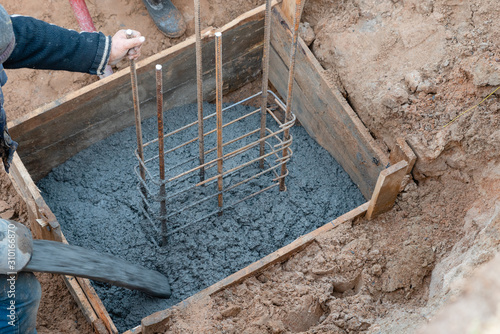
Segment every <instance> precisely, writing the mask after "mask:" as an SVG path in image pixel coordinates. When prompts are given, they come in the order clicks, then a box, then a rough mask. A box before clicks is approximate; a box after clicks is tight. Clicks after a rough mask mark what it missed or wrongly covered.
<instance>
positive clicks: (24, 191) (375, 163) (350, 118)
mask: <svg viewBox="0 0 500 334" xmlns="http://www.w3.org/2000/svg"><path fill="white" fill-rule="evenodd" d="M290 3H292V6H290ZM276 4H277V2H274V3H273V6H274V7H273V10H272V33H271V48H270V73H269V80H270V82H271V83H272V84H273V86H274V87H275V89H276V90H277V92H278V93H279V94H281V95H282V96H286V91H287V78H288V62H289V50H290V44H291V36H292V32H291V29H290V23H289V17H290V16H289V14H288V12H290V11H293V10H292V9H291V8H292V7H293V1H284V2H283V4H282V6H283V10H284V11H285V13H284V12H283V11H282V10H281V9H280V8H279V6H276ZM264 10H265V8H264V6H261V7H258V8H256V9H254V10H251V11H249V12H247V13H245V14H243V15H241V16H240V17H238V18H237V19H235V20H233V21H232V22H230V23H228V24H227V25H225V26H224V27H222V28H221V29H219V31H221V32H222V35H223V52H222V53H223V76H224V90H225V92H229V91H232V90H236V89H238V88H240V87H241V86H243V85H244V84H246V83H248V82H250V81H252V80H254V79H255V78H257V77H258V76H259V75H260V72H261V62H262V47H263V30H264ZM287 17H288V18H287ZM213 30H214V29H210V28H209V29H206V30H205V32H204V34H203V35H204V38H203V69H204V72H203V79H204V100H209V101H210V100H212V99H214V97H215V69H214V66H213V59H214V40H213V34H212V32H213ZM156 64H162V65H163V69H164V70H163V76H164V77H163V80H164V82H165V83H166V85H165V91H164V101H165V104H166V105H165V106H166V108H167V109H170V108H173V107H176V106H180V105H184V104H188V103H195V102H196V72H195V39H194V36H193V37H191V38H188V39H187V40H185V41H184V42H181V43H179V44H177V45H175V46H173V47H171V48H169V49H167V50H165V51H163V52H161V53H158V54H156V55H154V56H151V57H149V58H147V59H144V60H142V61H139V62H138V63H137V74H138V83H139V96H140V101H142V104H143V105H148V104H154V103H155V102H156V101H155V92H156V91H155V80H154V71H153V69H154V66H155V65H156ZM323 71H324V70H323V68H322V67H321V65H320V64H319V62H318V61H317V60H316V58H315V57H314V55H313V54H312V53H311V51H310V50H309V49H308V47H307V46H306V45H305V43H304V42H303V41H302V40H301V39H299V42H298V49H297V58H296V74H295V82H294V98H293V103H292V104H293V107H292V109H293V111H294V113H295V114H296V116H297V119H298V120H299V121H300V123H301V124H302V126H303V127H304V128H305V129H306V130H307V132H308V133H309V135H310V136H311V137H312V138H314V139H315V140H316V141H317V142H318V143H319V144H320V145H321V146H323V147H324V148H325V149H326V150H327V151H328V152H329V153H330V154H331V155H332V156H333V157H334V158H335V159H336V160H337V161H338V162H339V163H340V164H341V165H342V167H343V168H344V169H345V171H346V172H347V173H348V174H349V175H350V177H351V178H352V180H353V181H354V182H355V183H356V184H357V185H358V187H359V189H360V191H361V192H362V194H363V195H364V196H365V198H366V199H367V200H368V201H367V202H366V203H365V204H363V205H361V206H359V207H358V208H356V209H354V210H352V211H350V212H348V213H346V214H344V215H343V216H341V217H339V218H337V219H335V220H333V221H332V222H329V223H327V224H325V225H324V226H322V227H320V228H318V229H317V230H315V231H312V232H311V233H309V234H306V235H304V236H302V237H300V238H298V239H297V240H295V241H294V242H292V243H291V244H289V245H287V246H285V247H283V248H281V249H279V250H277V251H276V252H273V253H272V254H270V255H268V256H266V257H264V258H262V259H260V260H259V261H257V262H255V263H253V264H251V265H249V266H248V267H246V268H244V269H242V270H240V271H238V272H236V273H234V274H232V275H231V276H229V277H227V278H225V279H224V280H222V281H219V282H217V283H216V284H214V285H212V286H210V287H208V288H207V289H205V290H203V291H201V292H199V293H197V294H195V295H193V296H192V297H190V298H188V299H186V300H185V301H183V302H181V303H180V304H179V305H178V306H179V307H187V306H188V305H190V304H192V303H193V302H194V301H199V300H202V299H204V298H209V297H210V295H212V294H214V293H216V292H218V291H221V290H223V289H225V288H226V287H228V286H230V285H233V284H237V283H239V282H241V281H243V280H244V279H246V278H248V277H251V276H254V275H256V274H258V273H260V272H262V271H263V270H265V269H266V268H268V267H269V266H271V265H272V264H275V263H278V262H283V261H285V260H286V259H288V258H289V257H290V256H292V255H293V254H295V253H297V252H300V251H301V250H302V249H304V248H305V247H306V246H307V245H309V244H310V243H311V242H313V241H314V240H315V238H316V237H317V236H318V235H320V234H321V233H324V232H326V231H328V230H330V229H332V228H335V227H336V226H338V225H340V224H342V223H344V222H346V221H350V220H352V219H355V218H358V217H362V216H364V215H365V214H367V218H371V217H373V216H375V215H377V214H380V213H382V212H384V211H387V210H388V209H390V208H391V207H392V205H393V203H394V201H395V199H396V196H397V194H398V193H399V188H400V185H401V181H402V180H403V178H404V177H405V175H407V174H408V173H409V172H410V171H411V168H412V167H413V164H414V163H415V156H414V154H413V152H412V151H411V149H410V148H409V147H408V145H407V144H406V142H405V141H404V140H402V139H398V140H397V143H398V144H397V147H395V148H394V150H393V152H391V156H390V159H389V156H388V155H386V154H385V153H384V152H383V151H382V150H380V148H379V147H378V146H377V144H376V143H375V140H374V139H373V138H372V137H371V135H370V133H369V131H368V130H367V129H366V127H365V126H364V125H363V123H362V122H361V120H360V119H359V118H358V116H357V115H356V113H355V112H354V111H353V110H352V108H351V107H350V106H349V105H348V104H347V102H346V101H345V99H344V98H343V97H342V95H341V94H340V93H339V91H338V89H337V88H336V87H335V86H334V85H333V84H332V83H331V82H330V81H328V80H327V78H326V76H325V75H324V73H323ZM129 80H130V72H129V69H124V70H121V71H119V72H117V73H115V74H113V75H112V76H110V77H108V78H106V79H103V80H100V81H98V82H95V83H93V84H91V85H89V86H86V87H84V88H82V89H80V90H77V91H75V92H72V93H70V94H67V95H65V96H63V97H62V98H60V99H58V100H56V101H53V102H51V103H49V104H47V105H45V106H43V107H41V108H38V109H36V110H34V111H33V112H31V113H30V114H28V115H26V116H24V117H22V118H20V119H17V120H14V121H11V122H10V123H9V128H10V132H11V135H12V137H13V138H15V140H16V141H18V142H19V144H20V145H19V155H17V154H16V156H15V158H14V161H13V164H12V169H11V172H10V174H9V176H10V178H11V180H12V181H13V184H14V186H15V188H16V190H17V191H18V193H19V194H20V195H21V197H22V198H23V200H24V201H25V202H26V205H27V209H28V216H29V224H30V228H31V230H32V232H33V235H34V237H35V238H40V239H47V240H56V241H61V242H67V241H66V239H65V238H64V235H63V233H62V231H61V227H60V225H59V223H58V222H57V219H56V217H55V216H54V214H53V213H52V212H51V210H50V208H49V207H48V206H47V204H46V203H45V201H44V199H43V197H42V196H41V194H40V192H39V190H38V189H37V187H36V185H35V183H34V182H36V181H38V180H40V179H41V178H43V177H44V176H45V175H47V174H48V173H49V172H50V170H52V168H54V167H56V166H57V165H59V164H61V163H63V162H65V161H66V160H67V159H69V158H70V157H71V156H73V155H74V154H76V153H78V152H79V151H81V150H83V149H85V148H87V147H89V146H90V145H92V144H94V143H96V142H98V141H100V140H102V139H104V138H106V137H107V136H109V135H111V134H113V133H115V132H117V131H120V130H122V129H124V128H126V127H129V126H131V125H133V124H134V116H133V107H132V106H133V104H132V94H131V88H130V81H129ZM148 110H150V111H149V112H148ZM152 110H154V108H143V115H142V116H143V118H148V117H151V116H153V113H152ZM391 163H392V165H391ZM64 281H65V283H66V285H67V287H68V289H69V291H70V292H71V294H72V295H73V297H74V298H75V300H76V302H77V303H78V305H79V306H80V308H81V309H82V311H83V313H84V315H85V317H86V318H87V320H88V321H89V322H90V323H91V324H92V326H93V328H94V330H95V331H96V332H97V333H117V332H118V331H117V329H116V327H115V325H114V324H113V321H112V320H111V318H110V317H109V314H108V313H107V311H106V309H105V307H104V306H103V304H102V302H101V300H100V299H99V296H98V295H97V294H96V292H95V290H94V289H93V288H92V286H91V285H90V282H89V280H87V279H82V278H74V277H71V276H65V277H64ZM169 316H170V315H169V310H164V311H160V312H157V313H155V314H152V315H150V316H148V317H146V318H144V319H143V320H142V323H141V325H140V326H138V327H136V328H134V329H132V330H130V331H128V332H129V333H154V332H155V331H156V330H161V328H162V326H163V325H164V324H165V323H166V322H168V319H169Z"/></svg>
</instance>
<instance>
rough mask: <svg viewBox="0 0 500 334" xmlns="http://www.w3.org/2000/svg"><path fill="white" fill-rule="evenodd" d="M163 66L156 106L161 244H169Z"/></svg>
mask: <svg viewBox="0 0 500 334" xmlns="http://www.w3.org/2000/svg"><path fill="white" fill-rule="evenodd" d="M162 73H163V71H162V66H161V65H159V64H158V65H156V108H157V119H158V160H159V168H160V170H159V173H160V180H161V184H160V217H161V245H162V246H165V245H166V244H167V217H166V216H167V202H166V199H165V183H164V181H165V143H164V137H163V75H162Z"/></svg>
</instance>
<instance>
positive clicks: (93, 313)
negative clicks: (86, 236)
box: [8, 153, 118, 334]
mask: <svg viewBox="0 0 500 334" xmlns="http://www.w3.org/2000/svg"><path fill="white" fill-rule="evenodd" d="M8 175H9V177H10V179H11V181H12V184H13V186H14V189H16V192H17V193H18V194H19V196H20V197H21V198H22V200H23V201H24V202H25V203H26V207H27V211H28V220H29V224H30V229H31V233H32V234H33V238H35V239H43V240H52V241H58V242H63V243H66V244H67V243H68V242H67V240H66V238H65V237H64V235H63V233H62V231H61V228H60V225H59V223H58V222H57V219H56V217H55V215H54V214H53V213H52V210H50V208H49V206H48V205H47V204H46V203H45V201H44V199H43V197H42V195H41V194H40V191H39V190H38V188H37V186H36V185H35V183H34V182H33V180H32V178H31V176H30V174H29V173H28V171H27V170H26V168H25V167H24V165H23V163H22V161H21V159H20V158H19V156H18V154H17V153H15V154H14V159H13V161H12V166H11V170H10V173H9V174H8ZM62 277H63V280H64V283H65V284H66V286H67V287H68V290H69V292H70V293H71V295H72V296H73V298H74V299H75V301H76V303H77V304H78V306H79V307H80V309H81V310H82V313H83V315H84V316H85V318H86V319H87V320H88V321H89V323H90V324H92V327H93V328H94V330H95V331H96V333H113V334H114V333H118V331H117V330H116V327H115V325H114V324H113V322H112V321H111V319H110V318H109V315H107V311H106V309H105V308H104V306H103V305H102V302H101V301H100V299H99V297H97V295H96V294H95V291H94V295H92V298H93V299H89V298H88V297H87V294H86V293H85V292H84V291H85V290H87V291H90V289H91V290H93V288H92V287H91V286H89V287H85V286H83V288H82V286H81V285H80V283H79V282H78V281H77V279H75V278H74V277H72V276H64V275H63V276H62ZM89 288H90V289H89ZM89 294H90V293H89ZM94 305H95V306H94ZM106 315H107V317H106ZM113 329H114V331H113Z"/></svg>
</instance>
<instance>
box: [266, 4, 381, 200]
mask: <svg viewBox="0 0 500 334" xmlns="http://www.w3.org/2000/svg"><path fill="white" fill-rule="evenodd" d="M272 16H273V26H272V38H271V45H272V48H271V56H270V62H271V66H270V68H271V71H270V80H271V82H272V84H273V85H274V86H275V87H276V89H277V90H278V92H279V93H280V94H281V95H282V96H286V92H287V85H288V82H287V78H288V62H289V51H290V44H291V31H290V28H289V25H288V24H287V22H286V20H285V19H284V18H283V15H282V13H281V11H280V10H279V9H278V8H276V7H275V8H274V9H273V15H272ZM296 57H297V58H296V75H295V82H294V92H293V94H294V98H293V102H292V110H293V112H294V113H295V114H296V116H297V118H298V119H299V121H300V122H301V124H302V125H303V126H304V127H305V129H306V130H307V132H308V133H309V135H310V136H311V137H313V138H314V139H315V140H316V141H317V142H318V143H319V144H320V145H321V146H323V147H324V148H325V149H326V150H328V151H329V152H330V154H332V156H333V157H334V158H335V159H336V160H337V161H338V162H339V163H340V164H341V165H342V167H343V168H344V169H345V170H346V172H347V173H348V174H349V175H350V176H351V179H352V180H353V181H354V182H355V183H356V184H357V185H358V187H359V188H360V190H361V192H362V193H363V195H364V196H365V197H366V198H367V199H369V198H370V197H371V194H372V191H373V189H374V187H375V183H376V181H377V178H378V174H379V173H380V171H382V170H383V168H384V167H385V165H386V163H388V158H387V157H386V156H385V155H384V154H383V153H382V152H381V150H380V149H379V148H378V147H376V145H375V143H374V140H373V138H371V136H370V134H369V132H368V130H367V129H366V128H365V127H364V126H363V124H362V123H361V121H360V120H359V119H358V118H357V116H356V115H355V113H354V111H352V109H350V107H349V106H348V104H347V103H346V102H345V101H344V100H343V99H342V97H341V95H340V94H339V93H338V92H337V91H336V90H335V88H334V87H332V85H331V83H329V82H328V80H326V78H325V77H324V76H323V74H322V72H323V69H322V68H321V67H320V66H319V63H318V62H317V60H316V59H315V57H314V55H312V53H311V51H310V50H309V49H308V48H307V46H305V44H304V42H303V41H302V40H300V39H299V44H298V50H297V55H296ZM370 138H371V140H370Z"/></svg>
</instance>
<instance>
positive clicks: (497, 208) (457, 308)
mask: <svg viewBox="0 0 500 334" xmlns="http://www.w3.org/2000/svg"><path fill="white" fill-rule="evenodd" d="M173 2H174V3H175V4H176V5H178V6H179V7H180V9H181V10H182V11H183V12H184V13H185V14H184V15H185V17H186V19H187V20H188V21H189V22H190V23H189V28H188V33H187V34H186V36H188V35H190V34H192V32H193V31H194V28H193V22H192V17H193V16H192V14H190V13H192V4H191V2H188V3H189V4H185V3H184V2H183V1H181V0H177V1H176V0H174V1H173ZM87 3H88V6H89V9H90V11H91V14H92V15H93V17H94V21H95V24H96V27H97V28H98V29H100V30H102V31H104V32H106V33H107V34H113V33H114V31H115V30H116V29H118V28H125V27H133V28H136V29H137V30H140V31H141V32H143V34H144V35H146V37H147V44H146V46H145V47H144V51H143V53H144V55H145V56H149V55H152V54H154V53H156V52H158V51H159V50H162V49H164V48H166V47H169V46H171V45H173V44H175V43H177V42H179V41H181V40H182V39H183V38H184V37H183V38H180V39H178V40H170V39H167V38H164V37H163V36H162V35H161V34H160V33H159V32H157V31H156V28H155V27H154V25H153V23H152V22H151V20H150V19H149V17H148V15H147V12H146V10H145V8H144V7H143V5H142V3H141V1H139V0H133V1H130V0H101V1H93V0H92V1H87ZM201 3H202V22H203V25H204V26H208V25H213V26H221V25H222V24H224V23H226V22H228V21H229V20H231V19H233V18H235V17H236V16H237V15H239V14H241V13H243V12H245V11H247V10H249V9H251V8H254V7H255V6H257V5H258V4H261V3H262V1H243V0H234V1H233V0H232V1H231V5H230V6H228V5H227V3H226V2H222V1H220V0H208V1H207V0H202V1H201ZM4 6H5V7H6V8H7V10H8V11H9V12H11V13H17V14H26V15H32V16H35V17H38V18H41V19H44V20H46V21H48V22H51V23H55V24H58V25H62V26H65V27H67V28H72V29H77V25H76V20H75V19H74V18H73V15H72V13H71V9H70V6H69V4H68V2H67V1H65V0H51V1H49V2H47V3H46V4H45V5H44V8H43V9H40V6H39V3H38V2H35V1H33V0H18V1H13V0H6V1H4ZM499 14H500V8H499V7H498V4H497V2H496V1H493V0H477V1H474V3H470V2H467V1H457V0H441V1H434V0H424V1H422V0H418V1H417V0H381V1H380V0H365V1H359V0H346V1H331V0H309V1H308V2H307V3H306V6H305V10H304V16H303V22H304V21H306V22H308V23H309V24H310V26H311V27H312V32H311V31H309V36H308V39H310V40H312V44H311V49H312V50H313V52H314V54H315V55H316V57H317V58H318V59H319V60H320V62H321V64H322V65H323V66H324V67H325V69H326V71H327V73H328V75H329V77H331V78H332V79H334V80H335V82H336V83H337V85H338V86H339V89H340V90H341V92H342V93H343V94H344V96H345V97H346V99H347V100H348V102H349V103H350V104H351V105H352V106H353V108H354V110H355V111H356V112H357V113H358V115H359V116H360V118H361V120H362V121H363V122H364V123H365V124H366V126H367V127H368V128H369V129H370V131H371V132H372V133H373V135H374V136H375V137H376V139H377V141H378V142H379V143H380V144H381V145H382V147H384V148H390V147H392V146H393V144H394V140H395V138H396V137H398V136H401V135H404V136H405V137H406V138H407V140H408V142H409V143H410V145H411V146H412V148H413V149H414V151H415V153H416V154H417V156H418V161H417V164H416V166H415V169H414V172H413V177H414V181H410V182H409V183H408V185H407V186H406V188H405V191H404V192H403V193H402V194H401V195H400V197H399V198H398V201H397V203H396V206H395V207H394V209H393V210H391V211H390V212H388V213H386V214H384V215H382V216H380V217H378V218H377V219H375V220H373V221H370V222H367V221H365V220H360V221H354V222H352V223H350V224H347V225H344V226H341V227H339V228H337V229H334V230H331V231H330V232H328V233H325V235H323V236H322V237H321V238H319V239H318V240H317V242H315V243H314V244H312V245H311V246H309V247H308V248H307V249H306V250H304V251H303V252H301V253H299V254H297V255H295V256H294V257H292V258H291V259H290V260H288V261H287V262H285V263H283V264H279V265H275V266H274V267H272V268H271V269H269V270H267V271H266V272H264V273H263V274H262V275H260V276H258V277H256V278H250V279H247V280H246V281H245V282H243V283H242V284H239V285H237V286H235V287H232V288H230V289H226V290H224V291H222V292H220V293H218V294H217V295H215V296H214V297H213V298H212V299H211V300H210V302H209V303H208V304H203V305H196V307H197V309H195V307H191V308H188V309H186V310H177V311H175V313H174V321H173V323H172V328H171V330H170V331H171V332H178V333H185V332H199V333H201V332H203V333H221V332H226V333H288V332H304V331H307V332H309V333H360V332H362V333H411V332H415V331H417V330H418V328H420V327H422V326H423V325H425V323H426V322H428V321H429V320H430V319H431V318H433V317H434V315H435V314H436V313H439V312H440V315H439V316H437V317H436V321H435V322H434V321H433V322H431V324H429V325H428V327H425V328H423V329H420V331H419V332H421V333H442V332H454V333H458V332H460V331H463V332H465V331H466V330H467V328H469V329H471V328H472V329H471V330H476V331H477V332H485V333H486V332H488V333H493V332H495V330H494V329H495V328H496V329H497V330H498V326H496V327H495V325H498V323H500V322H499V321H498V314H499V313H498V310H497V306H496V305H499V299H500V298H499V296H498V294H488V293H487V291H488V287H491V288H493V289H494V288H495V287H496V286H497V285H498V282H497V281H498V280H495V279H494V277H495V276H494V275H490V276H488V275H486V274H485V273H488V271H487V270H486V269H483V270H482V272H479V273H477V274H475V275H476V276H475V278H473V279H474V280H473V281H472V279H471V278H469V277H470V276H471V275H473V272H474V271H475V270H476V268H477V267H479V266H480V265H481V264H483V263H485V262H488V261H490V260H491V259H492V258H493V257H494V256H495V254H496V253H497V252H498V249H499V248H500V231H499V228H500V192H499V191H498V189H500V166H499V161H500V159H499V157H500V151H499V147H500V129H499V124H500V116H499V115H500V111H499V110H500V102H499V100H498V95H493V96H492V97H490V98H489V99H488V100H487V101H485V102H484V103H483V104H482V105H481V106H480V107H478V108H476V109H475V110H473V111H471V112H469V113H468V114H466V115H464V116H463V117H461V118H460V119H459V120H458V121H457V122H455V123H454V124H452V125H450V126H448V127H446V128H443V125H445V124H446V123H447V122H448V121H449V120H451V119H453V117H455V116H456V115H458V114H459V113H461V112H463V111H465V110H466V109H467V108H469V107H471V106H473V105H475V104H477V103H479V102H480V101H481V100H482V98H483V97H485V96H486V95H487V94H488V93H489V92H491V91H493V89H494V88H495V86H496V85H500V52H499V51H498V48H497V47H496V45H499V44H500V35H499V34H498V31H500V29H499V28H500V22H499V21H498V20H497V18H498V16H499ZM311 34H312V37H311ZM124 66H126V63H125V62H124V63H122V64H119V67H124ZM8 74H9V80H10V85H9V84H8V85H7V86H6V87H5V89H4V92H5V95H6V109H7V112H8V116H9V117H10V118H11V119H13V118H16V117H19V116H21V115H25V114H26V113H29V112H30V111H32V110H33V109H34V108H36V107H38V106H40V105H43V104H44V103H47V102H50V101H52V100H54V99H55V98H57V97H60V96H62V95H63V94H65V93H67V92H69V91H72V90H74V89H77V88H79V87H82V86H84V85H86V84H88V83H90V82H92V81H94V80H96V79H95V78H92V77H90V76H87V75H84V74H69V73H58V72H54V71H44V72H41V71H40V72H37V71H32V70H16V71H9V72H8ZM13 82H15V85H14V84H13ZM26 96H29V99H26V98H25V97H26ZM235 96H237V95H235ZM0 180H1V184H2V186H1V187H0V195H1V197H0V198H2V200H0V214H1V215H2V216H6V217H7V216H8V217H9V218H16V219H20V220H21V221H24V220H25V213H24V208H23V207H22V206H21V205H20V204H19V202H18V198H17V197H16V196H15V195H13V194H14V193H15V192H14V190H13V189H12V186H11V185H10V184H9V182H8V179H7V178H6V177H5V175H1V178H0ZM331 218H332V219H333V218H335V217H331ZM325 223H326V221H325ZM495 261H496V262H498V260H495ZM487 266H488V268H489V269H488V270H493V271H495V272H498V266H496V267H495V266H494V265H492V264H487ZM478 277H479V278H478ZM497 277H498V275H497ZM40 278H41V281H42V286H43V291H44V296H43V298H44V299H43V301H42V305H43V307H42V308H41V310H42V312H39V319H38V320H39V330H40V332H41V333H75V332H78V333H88V332H90V326H89V325H88V324H86V322H85V320H84V318H83V316H82V315H81V313H80V312H77V311H76V304H75V303H74V301H72V299H71V296H70V295H69V293H68V292H67V290H66V289H65V288H64V286H63V283H62V280H61V279H60V278H58V277H57V276H52V275H43V276H41V277H40ZM468 278H469V279H468ZM475 282H479V283H481V284H483V283H484V284H485V287H483V288H481V286H479V287H478V286H477V283H475ZM495 284H496V285H495ZM462 294H463V297H462ZM484 300H486V301H487V305H488V307H489V308H485V309H484V310H485V311H484V312H483V313H480V312H479V313H480V315H478V316H475V314H476V313H478V312H476V313H474V314H473V315H472V316H470V317H467V316H461V317H460V321H461V322H460V323H459V322H456V320H454V319H455V318H453V316H452V315H453V314H459V315H460V314H463V315H466V314H469V315H470V312H468V311H470V310H471V309H479V307H482V306H481V305H483V306H484V305H485V302H484ZM453 301H454V303H452V304H450V305H449V306H447V305H448V304H449V303H450V302H453ZM469 305H472V306H469ZM492 305H493V306H492ZM440 310H441V311H440ZM460 312H462V313H460ZM455 322H456V323H455ZM456 324H460V326H458V327H454V328H459V330H453V331H451V330H447V329H450V328H452V327H451V326H452V325H453V326H455V325H456ZM471 326H472V327H471Z"/></svg>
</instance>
